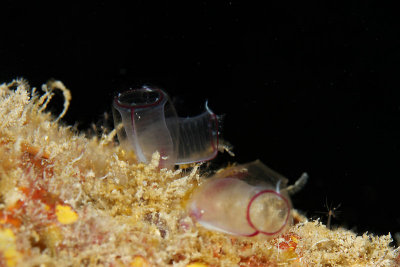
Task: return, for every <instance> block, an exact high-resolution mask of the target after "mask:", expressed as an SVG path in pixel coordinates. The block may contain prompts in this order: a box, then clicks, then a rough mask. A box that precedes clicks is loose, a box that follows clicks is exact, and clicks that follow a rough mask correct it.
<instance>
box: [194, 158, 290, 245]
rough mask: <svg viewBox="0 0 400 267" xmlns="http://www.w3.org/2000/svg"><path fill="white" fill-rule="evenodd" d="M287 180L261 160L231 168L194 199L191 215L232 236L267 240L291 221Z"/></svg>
mask: <svg viewBox="0 0 400 267" xmlns="http://www.w3.org/2000/svg"><path fill="white" fill-rule="evenodd" d="M286 183H287V179H286V178H284V177H282V176H281V175H279V174H278V173H276V172H274V171H272V170H271V169H269V168H268V167H267V166H265V165H264V164H263V163H261V162H260V161H255V162H252V163H249V164H245V165H239V166H237V167H233V168H229V169H227V170H226V171H224V172H222V173H218V174H217V175H215V176H213V177H211V178H209V179H208V180H206V181H205V182H204V183H203V184H202V185H201V186H200V187H199V188H198V189H197V190H196V191H195V192H194V193H193V194H192V196H191V199H190V202H189V206H188V208H189V214H190V215H191V216H192V217H193V218H194V219H195V220H196V221H197V222H199V223H200V224H201V225H203V226H204V227H206V228H208V229H211V230H216V231H221V232H225V233H229V234H233V235H241V236H248V237H250V236H255V235H257V234H263V235H265V236H268V237H272V236H275V235H277V234H280V233H282V231H284V230H285V229H286V228H287V227H288V226H289V225H290V224H291V221H292V218H291V203H290V199H289V196H288V194H287V193H286V192H285V190H284V189H281V188H282V186H283V187H285V186H286Z"/></svg>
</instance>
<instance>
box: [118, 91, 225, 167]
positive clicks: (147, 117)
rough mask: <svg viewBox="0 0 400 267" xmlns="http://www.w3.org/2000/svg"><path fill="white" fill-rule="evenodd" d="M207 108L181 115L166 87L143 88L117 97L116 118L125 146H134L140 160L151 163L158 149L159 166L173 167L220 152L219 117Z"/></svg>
mask: <svg viewBox="0 0 400 267" xmlns="http://www.w3.org/2000/svg"><path fill="white" fill-rule="evenodd" d="M205 108H206V110H205V112H204V113H202V114H200V115H198V116H195V117H188V118H179V117H178V116H177V113H176V111H175V108H174V106H173V105H172V103H171V101H170V99H169V97H168V95H167V94H166V93H165V92H164V91H163V90H161V89H157V88H151V87H142V88H138V89H132V90H129V91H126V92H123V93H120V94H119V95H118V96H116V97H115V98H114V101H113V117H114V123H115V127H116V128H117V129H119V131H118V139H119V141H120V143H121V145H122V146H123V147H126V148H127V149H132V150H133V151H134V152H135V155H136V157H137V159H138V161H139V162H144V163H148V162H149V161H150V159H151V156H152V154H153V153H154V152H156V151H158V152H159V153H160V155H161V159H160V164H159V166H160V167H171V166H173V165H175V164H188V163H194V162H201V161H207V160H210V159H212V158H214V157H215V156H216V155H217V153H218V118H217V116H216V115H215V114H214V113H213V112H212V111H211V110H210V109H209V108H208V106H207V103H206V106H205ZM120 123H122V124H123V127H122V128H118V126H119V124H120Z"/></svg>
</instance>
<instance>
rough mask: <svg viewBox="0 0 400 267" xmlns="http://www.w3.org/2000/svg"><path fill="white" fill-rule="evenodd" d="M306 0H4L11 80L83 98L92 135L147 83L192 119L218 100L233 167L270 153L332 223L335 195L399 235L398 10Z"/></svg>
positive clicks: (358, 223) (6, 68)
mask: <svg viewBox="0 0 400 267" xmlns="http://www.w3.org/2000/svg"><path fill="white" fill-rule="evenodd" d="M188 2H190V3H188ZM303 2H304V1H303ZM303 2H302V3H296V4H291V3H287V2H282V3H277V1H275V2H273V3H270V4H265V5H254V4H250V3H244V1H243V2H239V1H194V2H193V1H187V2H185V1H178V2H176V1H175V2H174V3H172V1H160V2H158V3H150V2H148V1H132V3H133V4H132V5H129V6H128V5H122V4H111V3H109V2H107V3H106V2H105V1H97V2H96V3H94V2H93V3H89V2H86V4H85V5H79V4H72V3H68V4H64V5H60V4H53V5H52V6H38V5H37V4H33V3H31V4H28V5H19V4H16V3H15V2H12V1H6V2H4V3H3V4H2V8H1V10H2V12H1V13H2V15H1V17H0V28H1V37H0V81H1V82H3V81H10V80H11V79H13V78H15V77H25V78H27V79H28V80H29V81H30V82H31V84H32V85H35V86H40V85H41V84H42V83H43V82H45V81H46V80H47V79H48V78H56V79H60V80H62V81H64V83H65V84H66V86H67V87H69V88H70V89H71V90H72V95H73V100H72V104H71V106H70V110H69V112H68V114H67V116H66V117H65V122H66V123H74V122H76V121H77V122H79V126H78V127H79V128H80V129H85V128H87V127H88V126H89V125H90V123H91V122H96V121H99V120H100V119H101V116H102V114H103V112H105V111H110V109H111V105H110V102H111V99H112V97H113V95H114V94H115V92H116V91H118V90H121V89H124V88H129V87H130V86H131V85H135V84H141V83H145V82H147V83H152V84H155V85H158V86H161V87H163V88H164V89H165V90H166V91H167V92H168V93H169V94H170V96H171V97H173V99H174V101H175V103H176V106H177V109H178V110H179V111H180V113H181V114H180V115H182V116H185V115H195V114H197V113H199V112H200V111H201V110H202V107H203V104H204V101H205V100H206V99H208V100H209V106H210V107H211V108H212V109H213V110H214V111H215V112H216V113H217V114H226V117H225V118H226V119H225V123H224V138H225V139H227V140H228V141H230V142H231V143H232V144H233V145H234V146H235V153H236V155H237V156H236V158H235V159H230V158H229V157H224V156H223V158H222V159H223V160H237V161H238V162H241V163H244V162H247V161H252V160H254V159H257V158H259V159H261V160H262V161H263V162H264V163H265V164H267V165H269V166H270V167H271V168H273V169H275V170H276V171H278V172H280V173H282V174H284V175H286V176H287V177H289V178H290V179H291V180H292V181H294V180H295V179H296V178H297V177H299V176H300V174H301V173H302V172H303V171H307V172H308V173H309V175H310V181H309V183H308V184H307V186H306V188H305V189H304V190H303V191H301V192H300V193H298V194H297V195H296V196H294V197H293V203H294V205H295V207H297V208H298V209H300V210H302V211H304V212H305V213H306V214H307V215H308V216H310V217H315V216H322V220H326V218H325V217H324V215H321V214H320V213H317V212H324V211H326V208H325V207H324V205H325V202H326V200H327V201H328V203H329V205H333V206H337V205H339V204H340V203H341V207H340V211H341V212H340V213H339V216H338V217H337V218H336V219H334V220H333V223H334V224H336V225H343V226H346V227H348V228H352V229H355V230H356V231H359V232H364V231H370V232H374V233H377V234H383V233H387V232H389V231H390V232H392V233H395V232H399V231H400V214H399V208H398V206H397V203H398V192H399V188H400V187H399V186H400V182H399V178H400V169H399V168H398V166H399V160H400V127H399V125H400V78H399V77H400V76H399V73H400V41H399V40H400V20H399V17H398V15H397V14H396V13H395V11H396V9H395V8H394V7H390V6H381V5H378V4H376V3H374V2H372V1H362V2H356V1H350V2H347V3H346V5H341V4H338V3H334V2H332V3H330V4H322V3H320V2H318V1H315V3H311V2H307V3H303ZM60 101H61V100H60ZM223 160H220V161H223Z"/></svg>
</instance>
